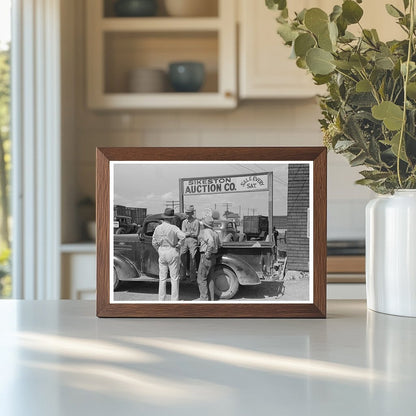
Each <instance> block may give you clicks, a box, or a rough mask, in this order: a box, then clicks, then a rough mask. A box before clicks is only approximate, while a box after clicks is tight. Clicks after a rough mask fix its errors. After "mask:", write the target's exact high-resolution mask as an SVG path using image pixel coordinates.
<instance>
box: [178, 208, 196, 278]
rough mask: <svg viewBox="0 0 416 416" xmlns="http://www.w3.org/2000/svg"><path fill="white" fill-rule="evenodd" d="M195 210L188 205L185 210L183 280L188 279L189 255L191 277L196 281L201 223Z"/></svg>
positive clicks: (182, 257) (182, 254)
mask: <svg viewBox="0 0 416 416" xmlns="http://www.w3.org/2000/svg"><path fill="white" fill-rule="evenodd" d="M194 213H195V208H194V206H193V205H188V206H187V207H186V208H185V214H186V218H185V219H184V221H183V222H182V232H184V233H185V241H184V244H183V245H182V247H181V279H185V277H186V259H187V253H188V251H189V254H190V265H189V277H190V279H191V280H196V261H195V258H196V254H197V251H198V234H199V221H198V220H197V219H196V218H195V216H194Z"/></svg>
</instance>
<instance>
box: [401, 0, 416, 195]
mask: <svg viewBox="0 0 416 416" xmlns="http://www.w3.org/2000/svg"><path fill="white" fill-rule="evenodd" d="M409 6H410V29H409V45H408V48H407V59H406V72H405V75H404V80H403V82H404V85H403V94H404V99H403V118H402V126H401V129H400V139H399V148H398V150H397V177H398V179H399V185H400V188H403V183H402V177H401V173H400V156H401V152H402V147H403V140H404V135H405V130H406V110H407V83H408V82H409V69H410V62H411V59H412V50H413V37H414V28H415V0H410V2H409Z"/></svg>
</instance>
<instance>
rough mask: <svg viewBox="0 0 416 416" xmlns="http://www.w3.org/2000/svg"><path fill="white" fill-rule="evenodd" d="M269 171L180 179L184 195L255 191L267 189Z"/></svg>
mask: <svg viewBox="0 0 416 416" xmlns="http://www.w3.org/2000/svg"><path fill="white" fill-rule="evenodd" d="M268 175H269V173H267V172H266V173H253V174H252V175H247V176H242V175H230V176H209V177H205V178H187V179H182V185H183V194H184V195H203V194H223V193H234V192H257V191H268V190H269V180H268Z"/></svg>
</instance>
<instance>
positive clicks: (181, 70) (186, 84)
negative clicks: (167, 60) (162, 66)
mask: <svg viewBox="0 0 416 416" xmlns="http://www.w3.org/2000/svg"><path fill="white" fill-rule="evenodd" d="M169 80H170V83H171V84H172V87H173V89H174V90H175V91H177V92H197V91H199V90H200V89H201V87H202V85H203V84H204V80H205V67H204V64H203V63H201V62H172V63H171V64H169Z"/></svg>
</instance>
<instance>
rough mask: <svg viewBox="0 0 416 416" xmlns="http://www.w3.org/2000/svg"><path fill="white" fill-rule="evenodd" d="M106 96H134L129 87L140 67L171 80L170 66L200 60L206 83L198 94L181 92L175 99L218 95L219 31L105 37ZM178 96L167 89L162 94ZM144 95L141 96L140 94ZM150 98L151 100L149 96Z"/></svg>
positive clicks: (168, 85)
mask: <svg viewBox="0 0 416 416" xmlns="http://www.w3.org/2000/svg"><path fill="white" fill-rule="evenodd" d="M104 54H105V61H104V62H105V65H104V68H105V85H104V93H105V94H131V93H132V92H131V91H129V88H128V78H129V73H130V71H132V70H134V69H138V68H152V69H160V70H163V71H164V72H165V76H166V79H167V77H168V69H169V64H170V63H172V62H178V61H197V62H201V63H203V64H204V67H205V81H204V84H203V86H202V88H201V90H200V92H196V93H181V94H179V95H177V96H176V97H175V99H176V100H177V99H178V98H179V99H181V98H186V96H187V95H189V94H192V95H194V96H195V95H196V94H201V93H217V92H218V39H217V34H216V32H204V33H197V34H195V33H193V34H190V33H188V32H185V33H184V32H167V33H166V32H163V33H153V32H152V33H141V32H139V33H136V32H121V33H120V32H112V33H106V34H105V38H104ZM166 93H167V94H171V93H174V91H173V89H172V87H171V86H170V84H169V83H168V82H166V89H165V91H163V92H157V93H156V95H158V94H166ZM139 95H141V94H139ZM147 98H148V97H147Z"/></svg>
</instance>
